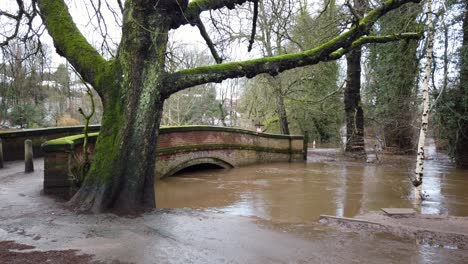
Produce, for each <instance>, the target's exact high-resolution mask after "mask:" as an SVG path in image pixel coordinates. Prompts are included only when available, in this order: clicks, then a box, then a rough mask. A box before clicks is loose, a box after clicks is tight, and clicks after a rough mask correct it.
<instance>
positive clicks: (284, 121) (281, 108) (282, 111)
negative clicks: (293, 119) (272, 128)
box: [275, 91, 289, 135]
mask: <svg viewBox="0 0 468 264" xmlns="http://www.w3.org/2000/svg"><path fill="white" fill-rule="evenodd" d="M275 96H276V112H277V113H278V122H279V127H280V131H281V134H283V135H289V122H288V116H287V114H286V106H285V105H284V98H283V95H282V94H281V92H278V91H276V92H275Z"/></svg>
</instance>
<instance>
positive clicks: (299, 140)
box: [42, 126, 304, 196]
mask: <svg viewBox="0 0 468 264" xmlns="http://www.w3.org/2000/svg"><path fill="white" fill-rule="evenodd" d="M97 135H98V133H92V134H90V140H89V141H90V143H91V148H90V149H91V152H92V149H93V148H94V142H95V141H96V138H97ZM82 142H83V135H77V136H70V137H65V138H59V139H56V140H51V141H47V142H46V143H44V144H43V146H42V150H43V151H44V153H45V154H44V192H45V193H46V194H55V195H60V196H69V195H70V191H69V190H70V186H71V181H70V176H71V175H72V174H73V170H74V168H76V167H77V163H78V162H79V156H80V154H81V153H82ZM303 144H304V138H303V137H302V136H286V135H275V134H266V133H256V132H253V131H249V130H243V129H236V128H226V127H212V126H184V127H166V128H164V127H163V128H161V130H160V136H159V142H158V148H157V154H156V155H157V157H156V171H155V177H156V179H160V178H163V177H168V176H171V175H173V174H175V173H177V172H178V171H180V170H183V169H184V168H187V167H190V166H194V165H199V164H212V165H217V166H219V167H222V168H226V169H228V168H233V167H238V166H245V165H249V164H255V163H267V162H284V161H286V162H287V161H299V160H303V151H304V147H303ZM91 157H92V155H91Z"/></svg>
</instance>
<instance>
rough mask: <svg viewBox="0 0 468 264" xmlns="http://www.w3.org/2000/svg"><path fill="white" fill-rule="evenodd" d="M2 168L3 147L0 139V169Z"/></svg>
mask: <svg viewBox="0 0 468 264" xmlns="http://www.w3.org/2000/svg"><path fill="white" fill-rule="evenodd" d="M1 168H3V146H2V139H1V138H0V169H1Z"/></svg>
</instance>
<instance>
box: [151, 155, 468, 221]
mask: <svg viewBox="0 0 468 264" xmlns="http://www.w3.org/2000/svg"><path fill="white" fill-rule="evenodd" d="M411 168H412V162H410V160H403V159H402V160H400V161H394V162H392V163H390V164H383V165H382V164H381V165H378V164H377V165H376V164H366V163H352V162H341V161H335V162H316V160H313V159H312V160H311V161H309V162H307V163H274V164H258V165H254V166H249V167H243V168H235V169H231V170H221V169H219V170H218V169H215V170H203V171H192V172H186V173H182V174H179V175H177V176H172V177H168V178H165V179H163V180H160V181H158V182H157V183H156V201H157V207H158V208H205V209H206V208H209V209H216V210H219V211H223V212H227V213H230V214H236V215H243V216H256V217H260V218H262V219H265V220H271V221H278V222H290V223H300V222H310V221H315V220H317V219H318V217H319V216H320V215H321V214H329V215H337V216H346V217H352V216H355V215H358V214H362V213H366V212H369V211H372V210H379V209H380V208H382V207H413V206H414V193H413V188H412V185H411V183H410V181H409V179H408V174H409V173H411ZM466 186H468V171H466V170H465V171H463V170H457V169H455V168H454V167H453V166H452V165H450V164H449V163H448V162H447V161H437V160H429V161H427V162H426V168H425V177H424V184H423V190H424V192H425V193H426V194H427V195H428V198H427V200H425V201H423V202H422V205H421V207H420V211H421V212H422V213H431V214H449V215H454V216H468V195H466V192H467V187H466Z"/></svg>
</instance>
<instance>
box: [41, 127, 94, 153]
mask: <svg viewBox="0 0 468 264" xmlns="http://www.w3.org/2000/svg"><path fill="white" fill-rule="evenodd" d="M98 134H99V132H94V133H90V134H88V136H89V137H90V140H93V139H94V140H95V139H96V138H97V136H98ZM83 140H84V135H83V134H80V135H74V136H68V137H63V138H57V139H53V140H49V141H47V142H45V143H44V144H42V150H44V151H45V152H54V151H73V150H74V149H75V147H76V146H78V145H79V144H81V143H83Z"/></svg>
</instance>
